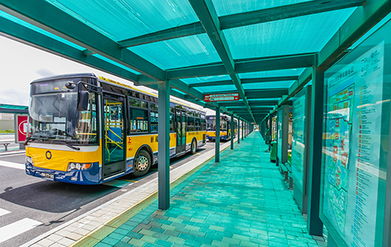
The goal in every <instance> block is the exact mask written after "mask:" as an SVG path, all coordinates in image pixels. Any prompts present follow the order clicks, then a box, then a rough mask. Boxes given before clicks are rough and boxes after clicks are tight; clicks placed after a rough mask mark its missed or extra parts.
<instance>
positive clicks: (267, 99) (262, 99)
mask: <svg viewBox="0 0 391 247" xmlns="http://www.w3.org/2000/svg"><path fill="white" fill-rule="evenodd" d="M280 99H281V98H260V99H248V101H251V102H254V101H255V102H259V101H269V100H280Z"/></svg>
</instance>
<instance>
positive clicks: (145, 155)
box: [133, 149, 152, 177]
mask: <svg viewBox="0 0 391 247" xmlns="http://www.w3.org/2000/svg"><path fill="white" fill-rule="evenodd" d="M151 165H152V158H151V155H150V154H149V152H148V151H147V150H145V149H141V150H140V151H139V152H138V153H137V155H136V157H135V159H134V172H133V174H134V175H135V176H137V177H139V176H143V175H145V174H147V172H148V171H149V169H150V168H151Z"/></svg>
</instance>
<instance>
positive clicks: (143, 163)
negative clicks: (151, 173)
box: [136, 156, 148, 171]
mask: <svg viewBox="0 0 391 247" xmlns="http://www.w3.org/2000/svg"><path fill="white" fill-rule="evenodd" d="M147 167H148V158H147V157H145V156H140V157H139V158H138V159H137V167H136V168H137V170H139V171H142V170H145V169H147Z"/></svg>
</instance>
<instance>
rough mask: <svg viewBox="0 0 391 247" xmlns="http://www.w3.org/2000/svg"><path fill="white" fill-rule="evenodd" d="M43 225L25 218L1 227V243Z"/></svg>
mask: <svg viewBox="0 0 391 247" xmlns="http://www.w3.org/2000/svg"><path fill="white" fill-rule="evenodd" d="M41 224H42V223H41V222H39V221H36V220H32V219H29V218H24V219H22V220H18V221H16V222H14V223H11V224H9V225H6V226H3V227H0V243H2V242H4V241H7V240H8V239H10V238H13V237H16V236H18V235H19V234H22V233H24V232H27V231H29V230H31V229H33V228H35V227H37V226H39V225H41Z"/></svg>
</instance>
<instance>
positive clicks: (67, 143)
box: [65, 142, 80, 150]
mask: <svg viewBox="0 0 391 247" xmlns="http://www.w3.org/2000/svg"><path fill="white" fill-rule="evenodd" d="M65 145H66V146H67V147H70V148H72V149H74V150H80V148H79V147H75V146H73V145H72V144H70V143H69V142H65Z"/></svg>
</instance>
